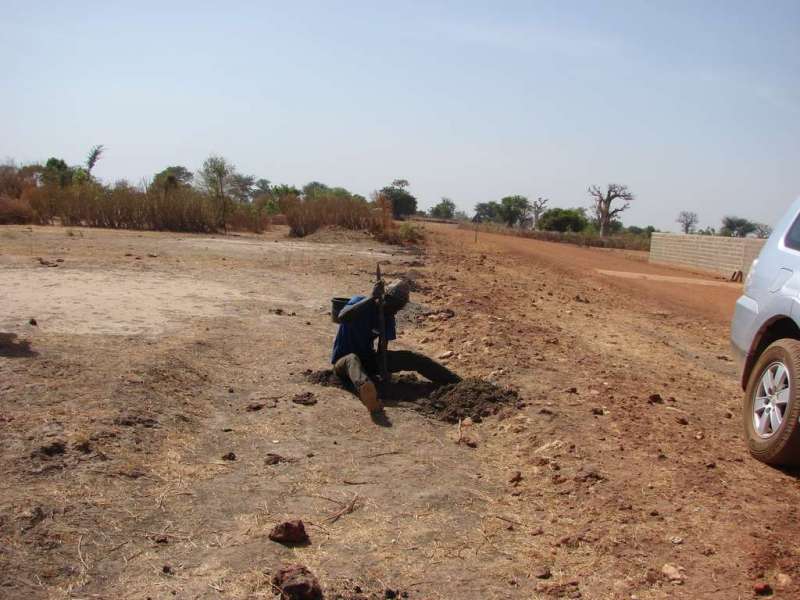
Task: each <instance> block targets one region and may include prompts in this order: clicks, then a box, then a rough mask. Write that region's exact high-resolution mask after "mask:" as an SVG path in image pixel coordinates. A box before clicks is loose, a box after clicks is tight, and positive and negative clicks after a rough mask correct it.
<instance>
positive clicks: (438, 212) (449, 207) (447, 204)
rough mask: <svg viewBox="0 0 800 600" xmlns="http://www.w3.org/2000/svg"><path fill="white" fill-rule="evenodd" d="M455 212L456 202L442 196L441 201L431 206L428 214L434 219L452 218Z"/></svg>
mask: <svg viewBox="0 0 800 600" xmlns="http://www.w3.org/2000/svg"><path fill="white" fill-rule="evenodd" d="M455 212H456V203H455V202H453V201H452V200H450V198H442V200H441V202H439V204H437V205H436V206H434V207H433V208H431V210H430V215H431V216H432V217H434V218H436V219H452V218H453V215H454V214H455Z"/></svg>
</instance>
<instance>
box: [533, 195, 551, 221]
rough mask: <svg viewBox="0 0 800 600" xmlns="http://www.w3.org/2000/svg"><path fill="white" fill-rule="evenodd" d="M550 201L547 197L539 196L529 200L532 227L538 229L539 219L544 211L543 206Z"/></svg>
mask: <svg viewBox="0 0 800 600" xmlns="http://www.w3.org/2000/svg"><path fill="white" fill-rule="evenodd" d="M548 202H550V200H548V199H547V198H542V197H541V196H540V197H539V198H537V199H536V200H534V201H533V202H531V215H532V216H533V228H534V229H539V219H540V218H541V216H542V213H544V211H545V206H547V203H548Z"/></svg>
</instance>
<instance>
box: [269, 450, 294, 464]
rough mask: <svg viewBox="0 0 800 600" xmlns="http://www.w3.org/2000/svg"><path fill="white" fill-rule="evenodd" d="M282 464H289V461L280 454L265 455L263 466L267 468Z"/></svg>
mask: <svg viewBox="0 0 800 600" xmlns="http://www.w3.org/2000/svg"><path fill="white" fill-rule="evenodd" d="M282 462H289V459H288V458H286V457H283V456H281V455H280V454H273V453H272V452H270V453H269V454H267V457H266V458H265V459H264V464H265V465H267V466H271V465H277V464H280V463H282Z"/></svg>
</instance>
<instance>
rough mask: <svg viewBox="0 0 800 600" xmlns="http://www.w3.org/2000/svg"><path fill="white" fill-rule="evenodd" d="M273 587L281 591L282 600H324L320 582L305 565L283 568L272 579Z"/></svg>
mask: <svg viewBox="0 0 800 600" xmlns="http://www.w3.org/2000/svg"><path fill="white" fill-rule="evenodd" d="M301 525H302V523H301ZM270 537H271V536H270ZM272 585H273V586H274V587H275V590H276V592H277V591H278V590H280V594H281V600H322V588H321V587H320V585H319V581H317V578H316V577H314V574H313V573H312V572H311V571H309V570H308V568H306V567H305V566H303V565H289V566H287V567H283V568H282V569H280V570H279V571H278V572H277V573H275V575H274V576H273V577H272Z"/></svg>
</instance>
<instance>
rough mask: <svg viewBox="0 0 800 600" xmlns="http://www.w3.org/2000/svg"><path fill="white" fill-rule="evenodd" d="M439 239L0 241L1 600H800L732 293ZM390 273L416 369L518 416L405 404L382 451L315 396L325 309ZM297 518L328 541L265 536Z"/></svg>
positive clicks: (649, 269)
mask: <svg viewBox="0 0 800 600" xmlns="http://www.w3.org/2000/svg"><path fill="white" fill-rule="evenodd" d="M427 227H428V228H429V229H430V231H431V235H430V238H429V242H428V244H427V247H426V253H425V255H423V256H417V255H410V254H405V253H400V252H398V251H397V250H396V249H392V248H388V247H382V246H379V245H377V244H374V243H372V242H370V241H368V240H364V241H359V240H358V239H355V238H352V237H351V238H350V239H348V240H347V241H346V242H345V243H335V241H332V240H330V239H328V238H326V237H321V238H320V240H321V241H319V242H298V241H291V240H288V239H286V238H285V232H284V231H282V230H279V231H275V232H271V233H269V234H266V235H264V236H257V237H256V236H242V237H223V236H187V235H175V234H157V233H135V232H113V231H102V230H86V229H80V230H79V229H75V230H72V231H71V232H69V231H67V230H64V229H61V228H33V229H28V228H21V227H4V228H0V307H2V310H0V475H1V476H2V477H3V479H4V481H5V482H6V485H5V486H4V487H3V489H2V491H0V597H2V598H115V597H116V598H136V599H144V598H148V597H149V598H272V597H274V596H273V591H272V588H271V586H270V583H269V581H270V577H271V575H272V573H274V572H275V571H276V570H277V569H278V568H279V567H280V566H281V565H283V564H288V563H293V562H299V563H302V564H305V565H307V566H308V567H309V568H310V569H311V570H312V571H313V572H314V573H315V574H316V575H317V576H318V577H319V579H320V581H321V583H322V584H323V587H324V588H326V590H328V595H327V596H326V597H336V596H335V592H334V591H333V590H340V591H342V593H341V597H348V598H355V597H375V598H383V597H388V596H386V591H387V590H398V591H400V592H404V593H406V594H407V595H408V597H410V598H432V599H434V598H475V599H479V598H480V599H483V598H556V597H562V598H569V597H582V598H639V599H654V598H698V597H702V598H749V597H752V596H753V595H754V585H756V584H760V583H769V584H770V585H771V586H772V589H773V590H774V594H775V596H776V597H781V598H792V597H797V594H798V593H800V588H798V582H800V567H798V565H800V547H798V544H797V540H798V539H800V524H798V523H799V522H798V518H797V517H798V515H797V512H798V506H800V502H799V501H800V485H799V484H798V480H797V476H796V475H795V474H792V473H783V472H780V471H777V470H774V469H771V468H768V467H765V466H763V465H761V464H759V463H757V462H755V461H753V460H751V459H750V458H749V457H748V456H747V454H746V451H745V449H744V443H743V440H742V438H741V433H740V430H741V425H740V418H739V412H738V409H739V403H740V395H741V392H740V390H739V389H738V387H737V384H736V377H735V368H734V366H733V364H732V363H731V362H730V360H729V358H728V355H727V323H726V320H727V318H728V315H729V314H730V311H731V308H732V303H733V301H734V300H735V297H736V295H737V294H738V289H736V288H735V287H733V288H732V287H730V286H700V285H696V284H694V283H688V282H680V281H672V280H663V279H662V280H658V279H646V280H639V279H637V278H626V277H616V276H609V275H605V274H602V273H599V272H598V271H597V269H604V270H608V271H618V272H623V273H645V274H650V275H655V276H663V277H681V278H689V279H695V278H696V279H703V278H702V277H701V276H699V275H696V274H691V273H687V272H684V271H680V270H676V269H666V268H663V267H656V266H652V265H648V264H646V263H644V262H643V261H641V260H639V259H637V258H636V257H633V258H632V257H630V256H628V255H625V254H622V253H613V252H605V251H597V250H584V249H579V248H572V247H568V246H564V245H556V244H547V243H543V242H534V241H531V240H521V239H517V238H509V237H504V236H490V235H486V234H481V237H480V239H479V242H478V244H474V243H473V242H472V237H471V236H470V234H469V232H460V231H458V230H453V229H452V228H448V227H446V226H438V225H427ZM39 258H41V259H42V261H39V260H38V259H39ZM59 259H61V260H62V261H63V262H57V261H58V260H59ZM376 261H382V263H383V268H384V270H385V271H388V273H389V274H390V275H391V274H400V273H408V272H412V274H413V275H415V276H416V277H417V287H418V288H419V289H420V291H419V292H417V293H416V294H415V295H414V297H413V300H414V301H415V302H416V303H418V304H417V305H416V306H415V307H414V311H413V315H412V316H413V317H414V318H407V319H404V320H403V321H402V322H401V331H400V338H401V339H400V342H399V346H400V347H409V348H415V349H418V350H421V351H424V352H427V353H429V354H431V355H434V356H438V355H442V354H443V353H445V352H447V353H450V352H452V356H450V358H448V359H446V360H447V362H448V364H449V366H451V368H453V369H455V370H457V371H459V372H461V373H463V374H464V375H470V376H477V377H482V378H486V379H490V380H492V381H495V382H496V383H498V384H504V385H511V386H514V387H515V388H516V389H518V390H519V393H520V395H521V396H522V397H523V399H524V400H525V406H524V407H522V408H521V409H519V408H516V407H509V408H508V409H507V410H505V411H504V412H502V413H501V414H499V415H497V416H494V417H490V418H487V419H485V420H484V421H482V422H481V423H475V424H471V425H470V424H462V425H461V426H460V427H459V426H458V425H451V424H446V423H442V422H439V421H435V420H431V419H429V418H427V417H425V416H424V415H422V414H419V412H417V411H416V410H415V405H414V404H413V403H411V402H408V401H400V402H394V403H393V405H392V406H390V407H389V408H388V413H389V416H390V418H391V420H392V422H393V427H390V428H382V427H377V426H376V425H375V424H373V423H372V422H371V421H370V420H369V418H368V416H367V415H366V414H365V413H364V411H363V410H362V408H361V406H360V405H359V403H358V401H357V400H356V399H355V398H353V397H352V396H351V395H349V394H348V393H347V392H345V391H343V390H340V389H337V388H331V387H321V386H317V385H311V384H309V383H308V382H307V381H306V380H305V377H304V371H305V370H306V369H309V368H311V369H318V368H324V367H325V365H326V363H327V357H328V352H329V347H330V342H331V338H332V335H333V334H334V332H335V327H334V325H333V324H332V323H331V322H330V317H329V316H328V314H327V311H328V299H329V298H330V297H331V296H334V295H342V294H347V293H355V292H363V291H366V290H367V289H369V287H370V280H371V277H372V272H373V270H374V266H375V263H376ZM42 262H44V263H46V264H56V265H57V266H55V267H52V266H45V265H43V264H42ZM698 290H699V291H698ZM443 308H450V309H452V311H453V313H454V316H450V315H449V314H448V313H441V312H439V313H437V312H436V309H443ZM278 309H280V310H278ZM426 315H427V316H426ZM31 318H34V319H35V320H36V325H31V324H30V323H29V319H31ZM302 392H311V393H312V394H313V395H314V399H315V400H316V403H315V404H312V405H301V404H295V403H294V402H292V398H293V397H294V396H295V395H296V394H299V393H302ZM401 400H404V399H403V398H401ZM408 400H410V398H409V399H408ZM459 439H461V441H462V443H457V440H459ZM465 440H469V441H470V442H471V443H470V445H467V444H465V443H463V442H464V441H465ZM472 446H474V447H472ZM231 452H232V453H234V455H235V459H234V460H224V459H223V458H222V457H223V455H226V454H228V453H231ZM272 455H279V456H280V457H282V458H283V459H285V460H281V461H278V462H276V460H277V459H275V458H274V456H272ZM290 518H301V519H303V520H304V522H305V523H306V528H307V531H308V532H309V535H310V538H311V542H310V544H309V545H306V546H298V547H292V548H287V547H285V546H282V545H280V544H277V543H275V542H272V541H270V540H269V539H268V537H267V536H268V533H269V531H270V530H271V528H272V527H273V526H274V525H275V524H277V523H279V522H281V521H283V520H286V519H290ZM665 565H670V566H672V567H673V569H672V570H671V569H670V568H666V569H665ZM665 573H671V574H672V578H673V580H674V581H670V576H669V575H668V574H665ZM356 585H358V586H360V588H361V589H362V590H364V592H362V593H361V595H360V596H359V595H357V594H356V593H355V592H354V591H353V590H354V589H355V586H356ZM370 593H371V594H372V595H371V596H370V595H369V594H370Z"/></svg>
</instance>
